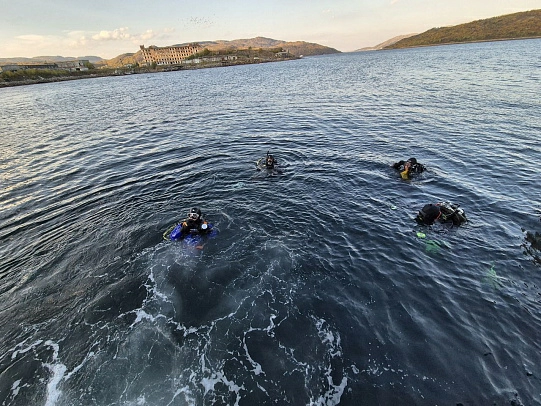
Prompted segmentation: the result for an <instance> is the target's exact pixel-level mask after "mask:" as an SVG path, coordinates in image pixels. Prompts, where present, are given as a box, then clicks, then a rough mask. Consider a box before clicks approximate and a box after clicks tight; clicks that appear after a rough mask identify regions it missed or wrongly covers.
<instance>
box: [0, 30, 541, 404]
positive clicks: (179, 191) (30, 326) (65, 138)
mask: <svg viewBox="0 0 541 406" xmlns="http://www.w3.org/2000/svg"><path fill="white" fill-rule="evenodd" d="M540 46H541V40H539V39H537V40H522V41H508V42H494V43H479V44H466V45H453V46H441V47H429V48H417V49H408V50H394V51H376V52H364V53H351V54H338V55H329V56H319V57H309V58H303V59H301V60H295V61H287V62H280V63H266V64H258V65H245V66H235V67H226V68H216V69H201V70H191V71H178V72H167V73H154V74H140V75H130V76H125V77H107V78H96V79H87V80H78V81H70V82H63V83H51V84H40V85H32V86H22V87H14V88H4V89H0V98H1V104H2V108H1V112H0V152H1V154H0V205H1V210H0V242H1V244H0V332H1V334H0V336H1V337H2V340H0V404H1V405H2V406H8V405H10V406H11V405H47V406H49V405H51V406H52V405H58V406H60V405H62V406H64V405H66V406H67V405H100V406H101V405H226V404H227V405H276V404H280V405H338V404H340V405H398V404H399V405H458V404H462V405H488V404H490V405H493V404H494V405H534V404H539V403H541V367H540V366H541V340H540V331H541V313H540V308H541V266H540V264H541V259H540V255H541V254H540V248H541V247H540V242H539V241H536V240H535V238H534V237H535V235H536V234H535V233H538V232H541V223H540V216H541V192H540V191H541V178H540V176H539V163H540V162H541V148H540V146H539V139H540V138H539V137H540V134H541V103H540V98H539V94H540V90H541V59H540V58H541V57H540V54H539V48H540ZM268 151H269V152H270V153H272V154H274V156H275V157H276V158H277V160H278V163H279V168H280V170H281V173H268V172H266V171H258V170H256V166H255V163H256V161H257V160H258V159H260V158H261V157H264V156H265V154H266V153H267V152H268ZM410 157H416V158H417V160H418V161H419V162H421V163H423V164H424V165H426V167H427V171H426V172H424V173H423V174H421V175H419V176H416V177H414V178H413V179H411V180H406V181H405V180H402V179H401V178H400V175H399V174H398V173H397V172H396V171H395V170H394V169H392V168H391V164H392V163H393V162H396V161H398V160H405V159H408V158H410ZM441 201H450V202H453V203H457V204H460V207H461V208H463V209H464V211H465V213H466V215H467V217H468V223H467V224H465V225H463V226H460V227H444V226H441V225H435V226H433V227H425V226H419V225H417V224H416V222H415V221H414V217H415V215H416V214H417V212H418V210H420V209H421V208H422V206H423V205H425V204H427V203H437V202H441ZM191 207H200V208H201V210H202V211H203V213H204V216H205V217H206V218H207V219H208V220H209V221H210V222H212V223H213V224H214V225H215V227H217V229H218V230H219V234H218V236H217V237H216V238H213V239H210V240H208V241H206V242H205V244H204V248H203V249H202V250H200V249H196V248H194V247H190V246H186V245H184V244H183V243H182V242H172V241H164V240H163V238H162V234H163V232H164V231H165V230H167V229H168V228H169V227H171V225H174V224H175V223H176V222H178V221H180V220H181V219H182V218H184V217H185V216H186V214H187V212H188V210H189V209H190V208H191Z"/></svg>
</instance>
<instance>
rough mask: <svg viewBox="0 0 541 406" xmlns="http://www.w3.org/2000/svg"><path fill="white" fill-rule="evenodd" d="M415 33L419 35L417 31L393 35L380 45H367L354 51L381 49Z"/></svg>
mask: <svg viewBox="0 0 541 406" xmlns="http://www.w3.org/2000/svg"><path fill="white" fill-rule="evenodd" d="M413 35H417V34H416V33H415V34H405V35H399V36H398V37H393V38H391V39H388V40H387V41H385V42H382V43H381V44H378V45H375V46H373V47H365V48H360V49H357V50H355V51H353V52H362V51H377V50H380V49H383V48H385V47H388V46H389V45H393V44H394V43H396V42H398V41H400V40H402V39H404V38H408V37H411V36H413Z"/></svg>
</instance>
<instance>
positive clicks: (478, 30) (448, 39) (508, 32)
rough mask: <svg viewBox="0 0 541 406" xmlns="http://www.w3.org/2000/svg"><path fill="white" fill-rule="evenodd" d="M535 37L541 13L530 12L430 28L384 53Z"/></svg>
mask: <svg viewBox="0 0 541 406" xmlns="http://www.w3.org/2000/svg"><path fill="white" fill-rule="evenodd" d="M537 37H541V10H532V11H525V12H522V13H515V14H508V15H504V16H500V17H494V18H488V19H485V20H478V21H473V22H471V23H467V24H461V25H456V26H453V27H440V28H432V29H430V30H428V31H426V32H423V33H422V34H419V35H414V36H411V37H408V38H405V39H402V40H400V41H398V42H396V43H394V44H392V45H389V46H387V47H385V48H384V49H396V48H410V47H419V46H428V45H442V44H453V43H462V42H479V41H494V40H504V39H517V38H537Z"/></svg>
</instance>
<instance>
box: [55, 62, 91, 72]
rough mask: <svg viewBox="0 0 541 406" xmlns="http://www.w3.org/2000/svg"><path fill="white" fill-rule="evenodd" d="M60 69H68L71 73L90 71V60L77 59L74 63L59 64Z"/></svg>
mask: <svg viewBox="0 0 541 406" xmlns="http://www.w3.org/2000/svg"><path fill="white" fill-rule="evenodd" d="M56 65H57V66H58V69H66V70H69V71H70V72H80V71H85V70H88V65H89V61H88V59H76V60H74V61H64V62H57V63H56Z"/></svg>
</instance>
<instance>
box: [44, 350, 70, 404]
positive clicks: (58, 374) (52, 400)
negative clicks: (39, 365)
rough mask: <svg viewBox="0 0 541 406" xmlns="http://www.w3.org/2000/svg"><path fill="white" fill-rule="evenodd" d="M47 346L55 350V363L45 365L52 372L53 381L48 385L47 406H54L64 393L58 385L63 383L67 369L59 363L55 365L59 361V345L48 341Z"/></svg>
mask: <svg viewBox="0 0 541 406" xmlns="http://www.w3.org/2000/svg"><path fill="white" fill-rule="evenodd" d="M45 345H47V346H49V347H51V348H52V349H53V363H45V364H43V365H44V366H45V367H46V368H48V369H49V371H51V379H50V380H49V383H48V384H47V399H46V400H45V406H54V405H56V402H57V401H58V399H59V398H60V396H61V395H62V391H61V390H60V389H59V388H58V384H59V383H60V381H62V378H64V374H65V372H66V370H67V367H66V366H65V365H64V364H62V363H59V362H57V363H54V362H55V361H57V360H58V351H59V349H60V347H59V345H58V344H56V343H54V342H52V341H50V340H48V341H46V342H45Z"/></svg>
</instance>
